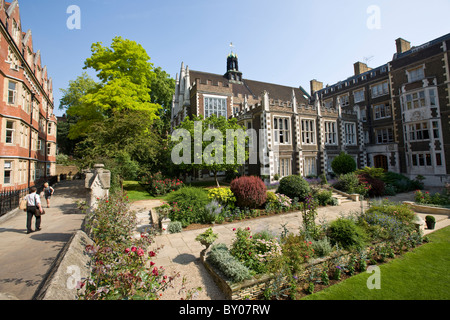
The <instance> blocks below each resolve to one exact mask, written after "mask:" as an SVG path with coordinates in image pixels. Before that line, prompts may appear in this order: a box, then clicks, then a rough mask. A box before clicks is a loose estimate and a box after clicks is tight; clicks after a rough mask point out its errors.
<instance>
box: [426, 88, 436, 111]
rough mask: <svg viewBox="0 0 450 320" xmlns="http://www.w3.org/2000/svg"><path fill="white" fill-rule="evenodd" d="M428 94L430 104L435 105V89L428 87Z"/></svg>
mask: <svg viewBox="0 0 450 320" xmlns="http://www.w3.org/2000/svg"><path fill="white" fill-rule="evenodd" d="M428 94H429V96H430V106H432V107H434V106H436V91H435V90H434V89H429V90H428Z"/></svg>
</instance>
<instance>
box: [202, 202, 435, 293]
mask: <svg viewBox="0 0 450 320" xmlns="http://www.w3.org/2000/svg"><path fill="white" fill-rule="evenodd" d="M316 209H317V207H316V205H315V202H309V203H308V205H307V206H305V207H304V208H303V212H302V215H303V225H302V227H301V229H300V230H296V231H295V232H291V231H289V230H286V229H285V230H283V232H282V233H281V234H279V235H274V234H271V233H270V232H268V231H261V232H257V233H254V234H253V233H252V230H250V228H237V229H235V230H234V231H235V239H234V241H233V242H232V244H231V245H230V246H229V247H228V246H227V245H225V244H223V243H218V244H215V243H214V242H215V240H216V237H215V235H214V233H213V231H212V229H211V228H210V229H208V230H206V231H205V232H204V233H203V234H200V235H199V236H198V237H197V240H198V241H200V242H201V243H202V244H203V245H204V246H205V247H206V249H208V251H207V254H206V258H205V262H206V263H207V264H208V265H210V266H211V267H212V270H214V271H213V273H215V276H216V277H218V278H220V279H222V280H223V281H224V282H225V283H226V284H227V285H228V286H229V288H231V289H230V290H231V291H233V290H234V289H233V288H237V289H236V292H233V293H232V294H230V297H229V298H233V299H258V300H260V299H269V300H271V299H277V300H280V299H281V300H286V299H300V298H302V297H304V296H306V295H309V294H312V293H314V292H317V291H320V290H321V289H323V288H326V287H328V286H330V285H332V284H335V283H338V282H340V281H342V280H344V279H346V278H349V277H352V276H354V275H356V274H358V273H362V272H365V271H366V270H367V268H368V267H369V266H373V265H377V264H383V263H385V262H387V261H389V260H392V259H394V258H396V257H398V256H401V255H404V254H405V253H406V252H408V251H410V250H412V249H414V248H416V247H418V246H421V245H422V244H423V243H425V242H427V239H426V238H424V237H423V236H422V232H421V231H420V230H419V228H418V227H417V225H416V224H415V223H414V218H415V214H414V212H413V211H412V210H410V209H409V208H408V207H407V206H406V205H403V204H397V203H391V202H389V201H387V200H383V201H374V202H372V203H371V207H370V208H369V209H368V210H366V211H361V212H351V213H348V214H347V215H345V216H344V215H343V216H341V217H340V218H338V219H337V220H334V221H332V222H329V223H322V224H316V222H315V220H316V219H315V218H316V215H317V210H316ZM244 284H245V285H244Z"/></svg>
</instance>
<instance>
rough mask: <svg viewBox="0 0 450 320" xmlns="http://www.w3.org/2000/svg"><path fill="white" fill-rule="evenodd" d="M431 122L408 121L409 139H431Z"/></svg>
mask: <svg viewBox="0 0 450 320" xmlns="http://www.w3.org/2000/svg"><path fill="white" fill-rule="evenodd" d="M430 129H433V128H430V124H429V123H428V122H426V121H425V122H415V123H408V124H407V125H406V131H407V132H408V135H407V139H408V141H413V142H416V141H429V140H430V139H431V134H434V133H432V132H430Z"/></svg>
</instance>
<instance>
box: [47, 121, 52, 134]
mask: <svg viewBox="0 0 450 320" xmlns="http://www.w3.org/2000/svg"><path fill="white" fill-rule="evenodd" d="M47 134H49V135H51V134H52V123H51V122H49V123H48V126H47Z"/></svg>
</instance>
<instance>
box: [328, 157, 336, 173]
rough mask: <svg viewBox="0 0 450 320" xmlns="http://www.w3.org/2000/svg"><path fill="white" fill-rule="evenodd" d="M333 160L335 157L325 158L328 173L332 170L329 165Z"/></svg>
mask: <svg viewBox="0 0 450 320" xmlns="http://www.w3.org/2000/svg"><path fill="white" fill-rule="evenodd" d="M334 158H336V156H328V157H327V170H328V172H333V168H331V164H332V163H333V160H334Z"/></svg>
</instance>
